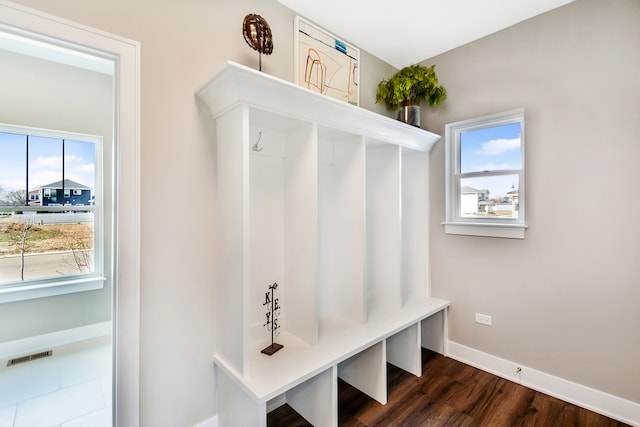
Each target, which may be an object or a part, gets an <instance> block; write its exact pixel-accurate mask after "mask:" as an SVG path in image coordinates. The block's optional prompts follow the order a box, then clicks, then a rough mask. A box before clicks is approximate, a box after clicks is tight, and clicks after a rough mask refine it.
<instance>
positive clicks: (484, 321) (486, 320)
mask: <svg viewBox="0 0 640 427" xmlns="http://www.w3.org/2000/svg"><path fill="white" fill-rule="evenodd" d="M476 323H480V324H481V325H487V326H492V324H493V323H492V320H491V316H489V315H488V314H482V313H476Z"/></svg>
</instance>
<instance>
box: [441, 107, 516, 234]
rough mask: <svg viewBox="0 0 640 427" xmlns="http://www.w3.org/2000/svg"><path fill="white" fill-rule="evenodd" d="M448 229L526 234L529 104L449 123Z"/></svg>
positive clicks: (472, 232)
mask: <svg viewBox="0 0 640 427" xmlns="http://www.w3.org/2000/svg"><path fill="white" fill-rule="evenodd" d="M445 150H446V153H445V156H446V198H447V201H446V221H445V222H444V223H443V225H444V227H445V232H446V233H447V234H463V235H471V236H487V237H506V238H519V239H523V238H524V231H525V229H526V228H527V226H526V223H525V180H524V171H525V161H524V159H525V157H524V153H525V150H524V110H523V109H517V110H512V111H507V112H504V113H498V114H493V115H490V116H484V117H479V118H474V119H469V120H463V121H459V122H455V123H449V124H447V125H446V126H445Z"/></svg>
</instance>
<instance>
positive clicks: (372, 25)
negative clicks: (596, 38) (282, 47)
mask: <svg viewBox="0 0 640 427" xmlns="http://www.w3.org/2000/svg"><path fill="white" fill-rule="evenodd" d="M278 1H279V2H280V3H282V4H283V5H285V6H287V7H288V8H290V9H292V10H293V11H295V12H296V13H298V14H299V15H301V16H303V17H305V18H307V19H308V20H310V21H311V22H313V23H315V24H316V25H318V26H320V27H323V28H324V29H325V30H327V31H329V32H331V33H333V34H334V35H335V36H336V37H338V38H341V39H344V40H345V41H347V42H349V43H351V44H353V45H355V46H356V47H359V48H360V49H363V50H366V51H367V52H369V53H371V54H373V55H374V56H376V57H378V58H380V59H382V60H384V61H386V62H388V63H389V64H391V65H393V66H394V67H396V68H402V67H404V66H406V65H411V64H415V63H418V62H421V61H423V60H425V59H429V58H431V57H433V56H435V55H438V54H440V53H443V52H446V51H448V50H450V49H453V48H455V47H458V46H462V45H463V44H466V43H469V42H471V41H473V40H477V39H479V38H481V37H484V36H486V35H489V34H491V33H494V32H496V31H499V30H501V29H503V28H506V27H509V26H511V25H514V24H516V23H518V22H521V21H524V20H525V19H528V18H531V17H533V16H536V15H539V14H541V13H544V12H546V11H549V10H551V9H555V8H556V7H559V6H562V5H565V4H567V3H571V2H572V1H574V0H323V1H322V2H314V1H309V0H278Z"/></svg>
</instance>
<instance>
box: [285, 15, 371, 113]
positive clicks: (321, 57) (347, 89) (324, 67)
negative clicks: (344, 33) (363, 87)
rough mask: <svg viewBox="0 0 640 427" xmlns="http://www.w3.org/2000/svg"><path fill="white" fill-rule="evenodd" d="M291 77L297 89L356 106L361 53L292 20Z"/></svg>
mask: <svg viewBox="0 0 640 427" xmlns="http://www.w3.org/2000/svg"><path fill="white" fill-rule="evenodd" d="M294 44H295V46H294V64H295V65H294V76H295V82H296V84H297V85H299V86H302V87H305V88H307V89H309V90H312V91H314V92H318V93H322V94H324V95H327V96H330V97H332V98H336V99H339V100H341V101H345V102H348V103H349V104H352V105H356V106H358V105H359V104H360V87H359V85H360V49H358V48H357V47H355V46H353V45H351V44H349V43H347V42H345V41H343V40H341V39H339V38H338V37H336V36H334V35H333V34H331V33H329V32H328V31H326V30H324V29H322V28H320V27H318V26H317V25H315V24H313V23H311V22H309V21H307V20H305V19H304V18H302V17H300V16H296V17H295V24H294Z"/></svg>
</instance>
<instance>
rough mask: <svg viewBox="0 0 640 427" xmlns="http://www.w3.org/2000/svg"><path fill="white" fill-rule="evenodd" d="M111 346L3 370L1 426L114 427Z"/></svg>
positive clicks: (0, 377)
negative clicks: (112, 419) (112, 416)
mask: <svg viewBox="0 0 640 427" xmlns="http://www.w3.org/2000/svg"><path fill="white" fill-rule="evenodd" d="M111 425H112V424H111V346H110V345H109V344H107V343H104V342H103V343H100V344H95V343H93V344H92V345H90V346H88V348H82V349H75V350H74V351H70V352H68V353H66V354H57V353H56V351H55V350H54V355H53V357H50V358H46V359H41V360H36V361H32V362H27V363H24V364H21V365H16V366H12V367H7V368H5V367H1V368H0V427H111Z"/></svg>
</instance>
